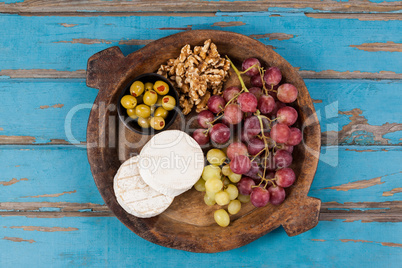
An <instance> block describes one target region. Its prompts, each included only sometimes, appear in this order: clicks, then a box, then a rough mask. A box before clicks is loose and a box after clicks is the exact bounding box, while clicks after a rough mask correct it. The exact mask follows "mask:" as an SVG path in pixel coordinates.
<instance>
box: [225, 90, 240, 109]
mask: <svg viewBox="0 0 402 268" xmlns="http://www.w3.org/2000/svg"><path fill="white" fill-rule="evenodd" d="M243 91H244V89H242V90H241V91H240V92H239V93H236V94H235V95H234V96H233V98H231V99H230V100H229V101H228V102H227V103H226V105H225V108H226V106H228V105H229V104H230V103H232V102H233V101H234V100H236V99H237V98H238V97H239V96H240V94H241V93H243Z"/></svg>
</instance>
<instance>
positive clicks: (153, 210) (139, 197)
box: [113, 156, 173, 218]
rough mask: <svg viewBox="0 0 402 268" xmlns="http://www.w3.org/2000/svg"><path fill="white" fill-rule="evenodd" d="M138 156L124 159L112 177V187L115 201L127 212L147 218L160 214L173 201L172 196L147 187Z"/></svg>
mask: <svg viewBox="0 0 402 268" xmlns="http://www.w3.org/2000/svg"><path fill="white" fill-rule="evenodd" d="M138 159H139V158H138V156H134V157H132V158H130V159H128V160H127V161H125V162H124V163H123V164H122V165H121V166H120V168H119V170H118V171H117V174H116V175H115V177H114V181H113V188H114V193H115V195H116V199H117V202H118V203H119V204H120V206H121V207H122V208H123V209H124V210H125V211H127V212H128V213H130V214H132V215H134V216H136V217H139V218H149V217H154V216H156V215H159V214H161V213H162V212H163V211H165V210H166V209H167V208H168V207H169V206H170V204H171V203H172V202H173V198H172V197H169V196H166V195H164V194H161V193H159V192H157V191H156V190H154V189H152V188H151V187H149V186H148V185H147V184H146V183H145V182H144V181H143V179H142V178H141V176H140V173H139V170H138Z"/></svg>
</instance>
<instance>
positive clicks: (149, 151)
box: [138, 130, 204, 197]
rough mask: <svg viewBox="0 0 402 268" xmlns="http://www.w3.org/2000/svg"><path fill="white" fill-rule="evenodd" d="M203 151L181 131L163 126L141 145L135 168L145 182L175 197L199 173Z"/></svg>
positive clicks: (202, 161) (188, 187)
mask: <svg viewBox="0 0 402 268" xmlns="http://www.w3.org/2000/svg"><path fill="white" fill-rule="evenodd" d="M203 168H204V154H203V152H202V150H201V147H200V146H199V145H198V143H197V142H196V141H195V140H194V139H193V138H192V137H190V136H189V135H188V134H186V133H185V132H183V131H179V130H166V131H163V132H161V133H159V134H157V135H155V136H154V137H152V139H151V140H150V141H149V142H148V143H147V144H146V145H145V146H144V147H143V148H142V150H141V152H140V160H139V162H138V169H139V172H140V175H141V177H142V179H143V180H144V181H145V183H146V184H148V185H149V186H151V187H152V188H154V189H155V190H156V191H158V192H161V193H163V194H165V195H168V196H171V197H175V196H177V195H179V194H181V193H183V192H185V191H187V190H189V189H190V188H191V187H192V186H193V185H194V184H195V183H196V182H197V180H198V179H199V178H200V177H201V174H202V170H203Z"/></svg>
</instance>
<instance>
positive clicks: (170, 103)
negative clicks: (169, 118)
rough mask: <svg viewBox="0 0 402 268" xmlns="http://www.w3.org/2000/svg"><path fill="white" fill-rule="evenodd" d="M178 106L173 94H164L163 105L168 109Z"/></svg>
mask: <svg viewBox="0 0 402 268" xmlns="http://www.w3.org/2000/svg"><path fill="white" fill-rule="evenodd" d="M175 106H176V100H175V99H174V98H173V97H172V96H164V97H163V98H162V107H163V108H165V109H166V110H167V111H171V110H173V109H174V107H175Z"/></svg>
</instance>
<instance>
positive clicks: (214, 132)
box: [193, 58, 302, 207]
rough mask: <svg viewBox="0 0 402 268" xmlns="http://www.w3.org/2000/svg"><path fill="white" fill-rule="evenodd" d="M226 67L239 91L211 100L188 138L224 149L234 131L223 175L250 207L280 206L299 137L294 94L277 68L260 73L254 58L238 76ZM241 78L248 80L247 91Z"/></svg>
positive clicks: (292, 179)
mask: <svg viewBox="0 0 402 268" xmlns="http://www.w3.org/2000/svg"><path fill="white" fill-rule="evenodd" d="M229 61H230V60H229ZM230 63H231V67H232V68H233V70H234V71H235V73H236V74H237V77H238V78H239V82H240V86H239V87H233V86H232V87H228V88H226V89H225V90H224V91H223V94H222V96H218V95H214V96H211V98H210V99H209V101H208V110H205V111H202V112H200V113H199V114H198V118H197V120H198V124H199V125H200V127H201V128H200V129H197V130H196V131H195V132H194V133H193V137H194V139H195V140H196V141H197V142H198V143H199V144H200V145H204V144H207V143H208V142H209V140H211V141H212V142H213V143H216V144H224V143H226V142H228V140H229V138H230V137H231V135H234V136H236V133H231V131H230V128H229V127H231V126H237V129H238V130H239V131H238V132H239V133H237V137H238V140H235V142H232V143H231V144H230V145H229V146H228V147H227V149H226V155H227V158H228V160H227V161H226V162H228V167H227V169H229V168H230V169H229V170H228V174H232V173H233V174H237V175H238V176H239V178H241V179H240V180H238V181H236V183H237V184H236V187H237V188H238V191H239V194H240V195H241V196H249V199H250V201H251V203H252V204H253V205H254V206H256V207H264V206H266V205H267V204H268V203H271V204H273V205H279V204H281V203H282V202H283V201H284V199H285V197H286V192H285V189H284V188H287V187H290V186H291V185H293V184H294V182H295V180H296V175H295V173H294V171H293V170H292V168H291V167H290V166H291V164H292V161H293V157H292V152H293V147H294V146H296V145H298V144H299V143H300V142H301V141H302V132H301V131H300V129H299V128H297V127H296V126H294V124H295V123H296V121H297V119H298V113H297V110H296V109H295V108H293V107H292V103H293V102H295V101H296V100H297V96H298V90H297V88H296V87H295V86H294V85H292V84H290V83H281V81H282V73H281V70H280V69H279V68H278V67H275V66H271V67H269V68H268V69H266V70H265V69H264V68H263V67H262V64H261V63H260V61H259V60H258V59H256V58H248V59H246V60H244V61H243V63H242V71H239V70H238V69H237V68H236V66H235V65H234V64H233V63H232V62H231V61H230ZM243 74H244V75H247V76H250V83H251V85H252V87H251V88H249V89H248V88H247V87H246V85H245V83H244V81H243V78H242V76H241V75H243ZM218 120H219V121H218ZM217 121H218V122H219V123H216V122H217ZM223 179H224V177H222V180H223ZM245 199H247V198H245Z"/></svg>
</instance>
